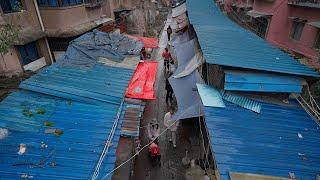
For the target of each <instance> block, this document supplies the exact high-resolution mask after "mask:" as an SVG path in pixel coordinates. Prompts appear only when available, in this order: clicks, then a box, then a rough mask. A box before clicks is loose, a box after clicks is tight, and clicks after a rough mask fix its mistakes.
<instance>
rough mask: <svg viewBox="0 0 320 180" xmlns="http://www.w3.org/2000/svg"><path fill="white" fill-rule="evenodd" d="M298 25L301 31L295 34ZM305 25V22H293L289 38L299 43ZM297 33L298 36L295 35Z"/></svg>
mask: <svg viewBox="0 0 320 180" xmlns="http://www.w3.org/2000/svg"><path fill="white" fill-rule="evenodd" d="M299 25H302V28H301V31H300V32H296V30H298V28H299ZM305 25H306V21H297V20H294V21H293V22H292V27H291V33H290V38H291V39H293V40H295V41H300V39H301V36H302V34H303V30H304V27H305ZM297 33H298V35H297ZM296 36H298V37H296Z"/></svg>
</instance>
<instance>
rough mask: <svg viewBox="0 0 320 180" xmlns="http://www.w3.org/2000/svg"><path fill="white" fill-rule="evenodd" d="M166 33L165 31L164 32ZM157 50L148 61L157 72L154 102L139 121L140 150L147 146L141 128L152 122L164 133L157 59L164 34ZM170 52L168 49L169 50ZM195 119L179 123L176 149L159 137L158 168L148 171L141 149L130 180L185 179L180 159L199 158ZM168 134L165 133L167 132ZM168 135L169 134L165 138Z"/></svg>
mask: <svg viewBox="0 0 320 180" xmlns="http://www.w3.org/2000/svg"><path fill="white" fill-rule="evenodd" d="M164 29H166V27H165V28H164ZM159 41H160V42H159V46H160V48H158V49H157V50H155V52H153V54H152V57H153V59H156V60H157V61H158V62H159V63H158V71H157V77H156V82H155V91H156V97H157V98H156V100H153V101H149V102H147V105H146V108H145V111H144V115H143V119H142V120H141V127H142V128H141V130H140V132H141V133H140V134H141V136H140V139H141V144H142V146H144V145H145V144H147V143H148V138H147V130H146V128H143V127H145V126H147V124H148V123H149V121H151V120H152V119H153V118H156V119H157V121H158V122H159V123H160V126H161V131H163V130H164V129H165V127H164V125H163V117H164V115H165V113H166V112H167V111H168V106H167V105H166V102H165V95H166V90H165V77H164V69H163V68H164V66H163V60H162V58H161V53H162V51H163V49H164V48H165V47H166V46H167V35H166V31H163V32H162V34H161V36H160V38H159ZM171 51H172V49H171ZM197 122H198V119H193V120H191V119H190V120H183V121H182V122H180V127H179V128H178V131H177V148H173V147H172V144H171V143H169V141H168V138H167V136H166V134H164V135H162V136H161V137H159V142H160V143H159V144H160V148H161V155H162V157H161V167H159V166H157V167H152V166H151V163H150V161H149V158H148V149H147V148H146V149H144V150H143V151H142V152H141V153H140V154H139V155H138V156H137V157H136V160H135V164H134V179H136V180H144V179H145V180H149V179H150V180H151V179H152V180H163V179H179V180H180V179H185V178H184V177H185V170H186V169H187V167H184V166H183V165H182V158H183V157H185V156H186V150H188V156H189V157H190V158H191V159H199V158H200V152H201V149H200V145H201V144H200V143H201V142H202V141H201V139H200V132H199V126H198V123H197ZM168 133H169V132H168ZM168 135H169V134H168Z"/></svg>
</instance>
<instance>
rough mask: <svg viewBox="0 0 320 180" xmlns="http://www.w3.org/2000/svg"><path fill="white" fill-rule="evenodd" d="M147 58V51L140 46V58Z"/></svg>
mask: <svg viewBox="0 0 320 180" xmlns="http://www.w3.org/2000/svg"><path fill="white" fill-rule="evenodd" d="M146 59H147V51H146V48H144V47H143V48H142V49H141V51H140V60H146Z"/></svg>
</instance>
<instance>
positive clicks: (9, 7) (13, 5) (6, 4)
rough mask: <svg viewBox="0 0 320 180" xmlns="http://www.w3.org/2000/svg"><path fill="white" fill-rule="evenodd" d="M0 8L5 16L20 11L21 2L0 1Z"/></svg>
mask: <svg viewBox="0 0 320 180" xmlns="http://www.w3.org/2000/svg"><path fill="white" fill-rule="evenodd" d="M0 7H1V9H2V12H3V13H5V14H6V13H13V12H19V11H21V9H22V4H21V0H0ZM0 12H1V11H0Z"/></svg>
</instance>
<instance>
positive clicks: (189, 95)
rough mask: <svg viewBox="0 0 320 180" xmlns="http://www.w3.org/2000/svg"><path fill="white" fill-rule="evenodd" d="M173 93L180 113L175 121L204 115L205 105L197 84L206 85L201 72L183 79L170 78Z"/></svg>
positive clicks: (193, 73) (176, 115) (195, 72)
mask: <svg viewBox="0 0 320 180" xmlns="http://www.w3.org/2000/svg"><path fill="white" fill-rule="evenodd" d="M169 82H170V84H171V86H172V89H173V92H174V94H175V96H176V99H177V102H178V111H177V112H176V113H175V115H174V116H173V119H174V120H178V119H186V118H192V117H198V116H199V115H200V116H202V115H203V105H202V102H201V99H200V96H199V93H198V91H197V85H196V84H197V83H200V84H202V83H204V82H203V80H202V78H201V76H200V74H199V72H198V71H197V70H195V71H193V72H192V73H191V74H190V75H188V76H185V77H183V78H177V79H176V78H173V77H170V78H169Z"/></svg>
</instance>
